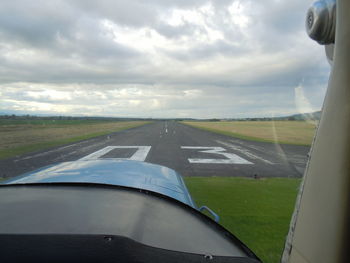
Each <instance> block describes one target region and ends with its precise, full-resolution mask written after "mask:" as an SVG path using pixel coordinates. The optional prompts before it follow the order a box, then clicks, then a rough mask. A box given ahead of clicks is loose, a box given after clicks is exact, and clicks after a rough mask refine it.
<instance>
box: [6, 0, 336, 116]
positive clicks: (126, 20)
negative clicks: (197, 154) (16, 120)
mask: <svg viewBox="0 0 350 263" xmlns="http://www.w3.org/2000/svg"><path fill="white" fill-rule="evenodd" d="M311 2H312V1H305V0H293V1H289V0H244V1H236V0H212V1H205V0H177V1H175V0H147V1H141V0H128V1H120V0H98V1H97V0H96V1H90V0H61V1H57V0H50V1H47V0H36V1H29V0H28V1H26V0H22V1H18V0H11V1H3V2H2V3H1V5H0V98H1V100H0V113H11V114H30V115H42V114H44V115H72V116H115V117H147V118H148V117H153V118H186V117H190V118H241V117H270V116H284V115H289V114H294V113H303V112H312V111H316V110H320V109H321V107H322V103H323V99H324V96H325V92H326V86H327V81H328V76H329V72H330V66H329V65H328V63H327V60H326V56H325V54H324V47H322V46H320V45H318V44H317V43H316V42H314V41H312V40H311V39H310V38H308V36H307V35H306V31H305V25H304V21H305V14H306V11H307V9H308V7H309V6H310V5H311Z"/></svg>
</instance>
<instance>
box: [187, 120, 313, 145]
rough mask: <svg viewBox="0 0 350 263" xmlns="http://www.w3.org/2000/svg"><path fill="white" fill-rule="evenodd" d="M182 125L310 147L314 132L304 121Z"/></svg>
mask: <svg viewBox="0 0 350 263" xmlns="http://www.w3.org/2000/svg"><path fill="white" fill-rule="evenodd" d="M183 123H184V124H187V125H191V126H193V127H197V128H201V129H204V130H208V131H212V132H216V133H221V134H225V135H229V136H232V137H236V138H241V139H246V140H254V141H263V142H277V143H284V144H297V145H311V142H312V139H313V137H314V134H315V131H316V124H315V123H311V122H306V121H218V122H187V121H186V122H183Z"/></svg>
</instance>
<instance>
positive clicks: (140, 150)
mask: <svg viewBox="0 0 350 263" xmlns="http://www.w3.org/2000/svg"><path fill="white" fill-rule="evenodd" d="M114 149H137V150H136V152H135V153H134V154H133V155H132V156H130V157H129V158H104V159H116V160H134V161H141V162H143V161H145V160H146V157H147V155H148V153H149V151H150V150H151V146H107V147H105V148H103V149H101V150H98V151H96V152H93V153H91V154H89V155H87V156H84V157H83V158H80V159H79V160H83V161H85V160H96V159H99V158H100V157H101V156H103V155H105V154H107V153H109V152H110V151H112V150H114Z"/></svg>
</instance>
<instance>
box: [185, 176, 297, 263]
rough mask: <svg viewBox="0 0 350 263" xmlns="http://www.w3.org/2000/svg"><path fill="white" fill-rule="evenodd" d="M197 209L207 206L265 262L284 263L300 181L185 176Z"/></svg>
mask: <svg viewBox="0 0 350 263" xmlns="http://www.w3.org/2000/svg"><path fill="white" fill-rule="evenodd" d="M184 179H185V182H186V185H187V187H188V189H189V191H190V193H191V195H192V197H193V199H194V201H195V203H196V204H197V206H201V205H207V206H208V207H210V208H211V209H213V210H214V211H215V212H216V213H217V214H218V215H219V216H220V223H221V224H222V225H223V226H224V227H225V228H227V229H228V230H229V231H231V232H232V233H233V234H234V235H235V236H237V237H238V238H239V239H240V240H242V241H243V242H244V243H245V244H246V245H247V246H248V247H249V248H251V249H252V250H253V251H254V252H255V253H256V255H257V256H258V257H260V258H261V259H262V261H263V262H267V263H275V262H276V263H277V262H279V261H280V257H281V254H282V250H283V247H284V242H285V238H286V235H287V233H288V228H289V222H290V220H291V215H292V213H293V209H294V204H295V200H296V195H297V192H298V187H299V184H300V179H291V178H266V179H249V178H237V177H185V178H184Z"/></svg>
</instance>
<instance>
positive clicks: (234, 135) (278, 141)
mask: <svg viewBox="0 0 350 263" xmlns="http://www.w3.org/2000/svg"><path fill="white" fill-rule="evenodd" d="M182 123H183V124H185V125H188V126H191V127H193V128H197V129H200V130H204V131H209V132H213V133H218V134H222V135H226V136H230V137H234V138H238V139H243V140H248V141H256V142H268V143H277V144H289V145H300V146H310V145H311V141H310V143H298V142H291V141H283V140H277V141H276V140H273V139H265V138H259V137H254V136H249V135H244V134H241V133H236V132H230V131H223V130H220V129H215V128H208V127H203V126H198V125H196V124H194V123H188V122H182Z"/></svg>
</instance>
